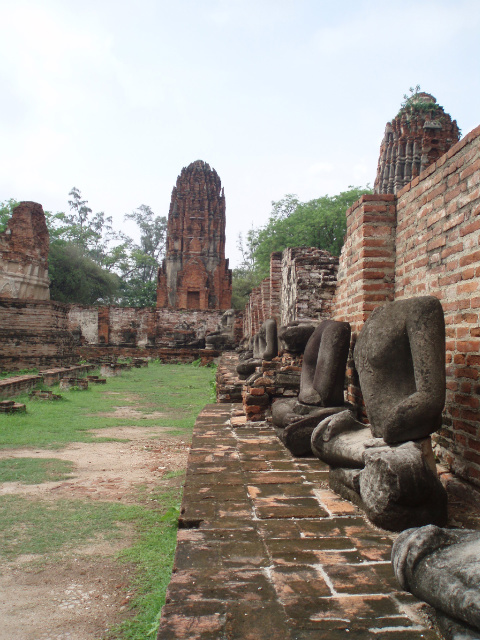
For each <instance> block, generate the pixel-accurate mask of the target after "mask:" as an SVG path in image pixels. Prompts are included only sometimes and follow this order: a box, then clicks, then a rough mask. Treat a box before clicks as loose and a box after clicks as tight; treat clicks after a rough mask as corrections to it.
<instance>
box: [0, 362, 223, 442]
mask: <svg viewBox="0 0 480 640" xmlns="http://www.w3.org/2000/svg"><path fill="white" fill-rule="evenodd" d="M213 381H214V369H213V368H210V367H195V366H192V365H181V364H179V365H162V364H160V363H158V362H152V363H151V364H150V365H149V366H148V367H142V368H140V369H131V370H130V371H126V372H124V373H123V374H122V375H121V376H117V377H113V378H108V383H107V384H106V385H90V386H89V388H88V390H87V391H76V390H71V391H62V392H61V395H62V396H63V400H59V401H55V402H48V401H39V400H30V398H29V397H28V395H25V396H18V402H22V403H25V404H26V406H27V412H26V413H12V414H5V415H2V417H1V419H0V448H11V447H22V446H23V447H37V448H38V447H39V448H42V447H43V448H47V449H53V448H58V447H63V446H64V445H66V444H68V443H69V442H93V441H95V442H98V441H99V439H98V437H97V436H96V435H92V434H90V433H89V431H90V430H91V429H102V428H104V427H119V426H135V425H137V426H144V427H145V426H149V425H151V426H155V425H158V424H159V422H161V424H162V426H164V427H170V428H171V429H172V432H173V433H178V434H179V435H181V434H182V433H183V432H185V431H188V430H189V429H191V428H192V426H193V423H194V421H195V418H196V416H197V415H198V412H199V411H200V410H201V409H202V407H203V406H204V405H205V404H206V403H207V402H209V401H212V402H213V401H214V400H213V399H212V397H211V383H212V382H213ZM53 390H54V392H55V393H59V391H58V388H57V387H53ZM129 396H130V398H129ZM132 396H135V399H133V398H132ZM138 398H140V399H141V409H140V411H143V413H144V414H145V415H144V416H141V417H138V418H136V419H135V418H132V417H128V418H118V417H105V416H103V415H100V414H103V413H108V412H113V411H114V410H115V408H116V407H118V406H122V407H128V406H129V405H130V406H131V405H134V404H136V400H138ZM154 411H161V412H162V413H163V414H164V417H162V419H161V421H159V418H148V414H149V413H152V412H154Z"/></svg>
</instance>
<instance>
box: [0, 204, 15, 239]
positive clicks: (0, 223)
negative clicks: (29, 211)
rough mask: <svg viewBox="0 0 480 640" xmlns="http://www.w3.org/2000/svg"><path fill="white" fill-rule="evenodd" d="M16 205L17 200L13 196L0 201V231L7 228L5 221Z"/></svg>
mask: <svg viewBox="0 0 480 640" xmlns="http://www.w3.org/2000/svg"><path fill="white" fill-rule="evenodd" d="M17 205H18V202H17V201H16V200H14V199H13V198H10V200H7V201H6V202H0V233H2V231H5V229H6V228H7V222H8V221H9V219H10V218H11V217H12V212H13V210H14V209H15V207H16V206H17Z"/></svg>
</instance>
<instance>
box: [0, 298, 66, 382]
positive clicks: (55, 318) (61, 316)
mask: <svg viewBox="0 0 480 640" xmlns="http://www.w3.org/2000/svg"><path fill="white" fill-rule="evenodd" d="M67 316H68V305H66V304H62V303H60V302H52V301H50V300H10V299H7V298H0V370H2V371H18V370H20V369H32V368H49V367H57V366H64V365H68V364H72V363H73V362H75V360H76V356H75V352H74V337H73V335H72V333H71V332H70V331H69V330H68V319H67Z"/></svg>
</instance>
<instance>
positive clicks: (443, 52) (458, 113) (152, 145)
mask: <svg viewBox="0 0 480 640" xmlns="http://www.w3.org/2000/svg"><path fill="white" fill-rule="evenodd" d="M0 24H1V25H2V35H1V38H0V87H1V99H0V113H1V119H0V143H1V150H2V153H1V155H0V201H3V200H7V199H8V198H15V199H17V200H34V201H36V202H40V203H41V204H42V205H43V207H44V209H46V210H50V211H65V210H67V209H68V203H67V201H68V199H69V198H68V192H69V191H70V189H71V188H72V187H73V186H76V187H78V188H79V189H80V190H81V191H82V195H83V196H84V197H85V198H86V199H87V200H88V201H89V205H90V206H91V207H92V209H93V211H94V212H96V211H105V213H106V214H107V215H111V216H113V218H114V222H115V224H116V226H117V227H122V228H124V229H127V230H130V231H131V230H132V229H131V228H129V227H127V226H126V225H125V224H124V222H123V215H124V214H125V213H128V212H131V211H132V210H133V209H135V208H137V207H138V206H139V205H141V204H146V205H149V206H151V207H152V209H153V210H154V212H155V213H156V214H158V215H167V214H168V208H169V204H170V195H171V190H172V187H173V186H174V184H175V182H176V179H177V176H178V174H179V173H180V171H181V169H182V167H184V166H187V165H188V164H190V163H191V162H193V161H194V160H198V159H201V160H205V161H206V162H208V163H209V164H210V166H211V167H213V168H215V169H216V171H217V173H218V174H219V176H220V178H221V181H222V184H223V186H224V187H225V196H226V201H227V248H226V253H227V257H229V258H230V262H231V266H235V265H236V264H237V263H238V261H239V254H238V252H237V250H236V240H237V236H238V233H239V232H240V231H247V230H248V229H249V228H250V227H251V226H252V225H253V226H259V225H261V224H264V223H265V222H266V220H267V218H268V215H269V213H270V210H271V201H272V200H279V199H280V198H282V197H283V196H284V195H285V194H287V193H295V194H297V195H298V197H299V198H300V199H301V200H309V199H312V198H317V197H320V196H322V195H325V194H329V195H334V194H335V193H338V192H339V191H342V190H345V189H347V188H348V186H349V185H355V186H357V185H365V184H366V183H368V182H369V183H371V184H373V181H374V179H375V173H376V166H377V160H378V153H379V147H380V142H381V139H382V136H383V132H384V128H385V124H386V122H387V121H388V120H390V119H391V118H393V117H394V116H395V115H396V113H397V111H398V109H399V107H400V103H401V102H402V100H403V95H404V94H405V93H408V89H409V87H411V86H415V85H416V84H420V85H421V88H422V90H423V91H427V92H429V93H432V94H433V95H434V96H435V97H436V98H437V100H438V102H439V103H440V104H441V105H442V106H443V107H444V108H445V110H446V111H447V113H450V114H451V116H452V117H453V118H455V119H456V120H457V122H458V125H459V126H460V128H461V129H462V133H463V134H466V133H468V132H469V131H470V130H471V129H473V128H474V127H476V126H477V125H478V124H480V109H479V104H480V53H479V44H478V43H479V34H480V2H479V0H432V1H430V0H402V2H392V1H390V0H381V1H380V0H336V2H334V1H333V0H328V1H325V0H168V1H167V0H135V1H133V0H82V1H81V2H79V1H78V0H75V2H74V1H73V0H57V1H56V0H38V1H23V0H0ZM129 224H131V223H129Z"/></svg>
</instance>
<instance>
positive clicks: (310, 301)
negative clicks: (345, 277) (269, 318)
mask: <svg viewBox="0 0 480 640" xmlns="http://www.w3.org/2000/svg"><path fill="white" fill-rule="evenodd" d="M337 269H338V258H337V257H335V256H332V255H331V254H330V253H329V252H328V251H323V250H322V249H317V248H315V247H296V248H293V249H285V251H283V255H282V297H281V324H282V325H284V324H287V323H288V322H292V321H293V320H316V321H319V320H324V319H325V318H330V317H331V315H332V312H333V296H334V294H335V286H336V280H337Z"/></svg>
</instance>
